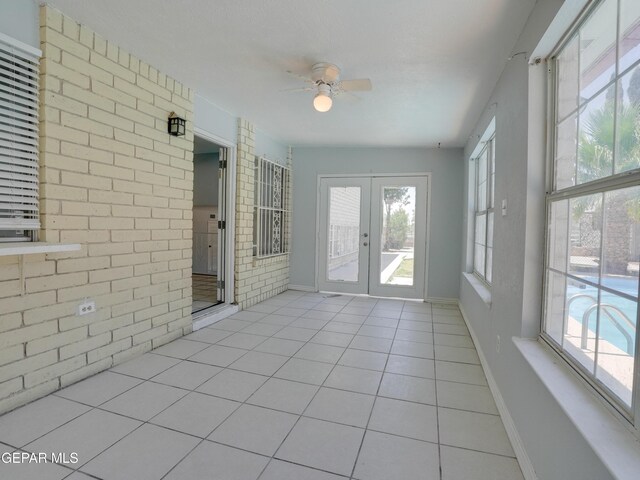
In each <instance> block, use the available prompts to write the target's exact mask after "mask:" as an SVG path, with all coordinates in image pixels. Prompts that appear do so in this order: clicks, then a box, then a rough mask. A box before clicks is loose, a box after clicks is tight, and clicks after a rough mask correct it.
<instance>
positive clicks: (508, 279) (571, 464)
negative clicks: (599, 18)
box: [460, 0, 612, 480]
mask: <svg viewBox="0 0 640 480" xmlns="http://www.w3.org/2000/svg"><path fill="white" fill-rule="evenodd" d="M561 4H562V1H560V0H539V1H538V3H537V4H536V7H535V8H534V10H533V12H532V14H531V16H530V17H529V20H528V22H527V25H526V27H525V29H524V31H523V33H522V35H521V37H520V39H519V40H518V43H517V44H516V46H515V47H514V49H513V52H520V51H526V52H532V51H533V48H534V47H535V46H536V44H537V43H538V42H539V40H540V38H541V37H542V35H543V33H544V32H545V30H546V28H547V26H548V25H549V24H550V22H551V20H552V19H553V17H554V16H555V14H556V12H557V10H558V9H559V8H560V6H561ZM545 79H546V65H545V64H541V65H538V66H529V65H528V64H527V63H526V60H525V57H524V56H523V55H518V56H516V57H514V58H513V60H511V61H510V62H508V63H507V65H506V67H505V69H504V71H503V72H502V75H501V77H500V79H499V81H498V83H497V85H496V88H495V90H494V92H493V94H492V97H491V98H490V99H489V101H488V102H487V107H486V109H485V111H484V113H483V114H482V116H481V118H480V120H479V121H478V124H477V126H476V129H475V132H474V133H473V135H472V137H471V140H470V142H469V143H468V145H467V146H466V148H465V162H464V165H465V178H468V167H469V162H468V161H467V160H466V159H468V158H469V156H470V154H471V152H472V151H473V149H474V148H475V146H476V144H477V139H478V135H481V134H482V133H483V132H484V130H485V128H486V126H487V124H488V123H489V121H490V120H491V118H492V117H493V116H494V115H495V117H496V197H495V198H496V205H497V206H498V207H497V212H498V213H497V216H496V221H495V226H494V255H493V277H494V284H493V286H492V287H491V300H492V302H491V306H490V307H489V306H488V305H486V304H485V303H484V302H483V300H482V299H481V298H480V297H479V295H478V293H477V292H476V290H475V289H474V288H473V287H472V286H471V284H470V283H469V282H468V280H467V279H466V278H465V277H464V276H463V277H462V279H461V284H460V304H461V307H462V308H463V310H464V312H465V315H466V317H467V319H468V321H469V323H470V324H471V327H472V328H473V330H474V332H475V334H476V336H477V340H478V344H477V345H476V346H477V347H478V349H479V350H482V352H483V353H484V355H485V357H486V359H487V363H488V366H489V369H490V371H491V374H492V375H493V377H494V379H495V381H496V383H497V386H498V389H499V390H500V392H501V395H502V397H503V399H504V402H505V404H506V406H507V409H508V410H509V413H510V415H511V417H512V418H513V420H514V423H515V425H516V429H517V431H518V433H519V435H520V437H521V439H522V441H523V444H524V447H525V449H526V451H527V454H528V455H529V457H530V459H531V461H532V463H533V466H534V469H535V471H536V474H537V476H538V478H539V479H540V480H558V479H567V480H568V479H581V480H582V479H590V480H607V479H610V478H612V477H611V474H610V473H609V472H608V471H607V470H606V468H605V467H604V465H603V464H602V462H601V461H599V460H598V458H597V456H596V455H595V454H594V452H593V450H592V449H591V448H590V447H589V446H588V444H587V443H586V441H585V440H584V438H583V437H582V436H581V435H580V433H579V432H578V431H577V429H576V428H575V426H574V425H573V423H572V422H571V421H570V420H569V419H568V418H567V416H566V414H565V413H564V412H563V410H562V408H561V406H560V405H559V404H558V403H557V402H556V401H555V399H554V398H553V397H552V395H551V394H550V392H549V391H548V390H547V389H546V387H544V386H543V384H542V383H541V381H540V380H539V378H538V377H537V375H536V374H535V373H534V372H533V370H532V369H531V367H530V366H529V364H528V362H527V361H526V360H525V359H524V358H523V357H522V355H521V354H520V352H519V351H518V350H517V349H516V347H515V345H514V344H513V342H512V341H511V338H512V337H523V336H525V337H526V336H528V337H537V335H538V333H539V328H540V327H539V325H540V303H541V296H542V268H541V264H542V258H543V247H544V191H545V190H544V181H543V179H544V168H545V167H544V164H545V158H544V145H545V135H544V123H545V122H544V117H543V116H542V115H543V111H544V102H545V97H544V82H545ZM465 182H466V181H465ZM466 190H467V189H466V188H465V199H464V205H465V206H467V205H468V198H467V196H466ZM502 199H507V202H508V212H507V216H505V217H503V216H501V215H500V213H499V206H500V203H501V201H502ZM463 212H464V221H463V230H464V236H465V238H467V233H468V230H469V215H468V213H469V212H468V210H467V208H466V207H465V208H464V209H463ZM468 252H469V250H468V249H467V248H466V245H465V246H463V259H462V264H461V265H462V270H465V269H466V268H467V267H468V265H469V262H470V258H469V257H468ZM469 253H470V252H469ZM498 334H499V335H500V337H501V342H500V345H501V347H500V352H498V351H497V335H498Z"/></svg>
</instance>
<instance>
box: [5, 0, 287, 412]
mask: <svg viewBox="0 0 640 480" xmlns="http://www.w3.org/2000/svg"><path fill="white" fill-rule="evenodd" d="M40 37H41V48H42V51H43V59H42V62H41V104H42V105H41V123H40V128H41V133H40V134H41V153H40V161H41V221H42V226H43V231H42V234H41V238H42V239H43V240H45V241H50V242H73V243H80V244H81V245H82V249H81V250H80V251H79V252H74V253H72V254H69V253H65V254H48V255H28V256H27V257H26V259H25V260H26V264H25V277H26V294H25V295H24V296H21V295H20V289H19V281H18V279H19V272H18V258H17V257H0V413H2V412H4V411H7V410H10V409H12V408H15V407H17V406H19V405H21V404H24V403H26V402H28V401H30V400H33V399H35V398H38V397H40V396H42V395H45V394H47V393H49V392H51V391H53V390H56V389H58V388H60V387H64V386H65V385H68V384H70V383H73V382H76V381H78V380H80V379H82V378H85V377H87V376H89V375H92V374H94V373H97V372H99V371H101V370H104V369H106V368H109V367H110V366H111V365H113V364H115V363H118V362H122V361H124V360H127V359H129V358H131V357H132V356H135V355H138V354H140V353H142V352H144V351H147V350H150V349H151V348H155V347H157V346H159V345H162V344H163V343H166V342H168V341H170V340H173V339H175V338H177V337H179V336H181V335H184V334H185V333H188V332H189V331H190V329H191V220H190V219H191V208H192V198H193V192H192V185H193V153H192V152H193V129H192V127H193V91H192V90H190V89H189V88H187V87H184V86H183V85H182V84H180V83H179V82H177V81H175V80H173V79H170V78H167V77H166V76H165V75H164V74H161V73H159V72H158V71H157V70H156V69H154V68H153V67H150V66H149V65H147V64H145V63H144V62H142V61H140V60H138V59H137V58H135V57H133V56H131V55H129V54H128V53H127V52H125V51H123V50H122V49H120V48H118V47H117V46H116V45H114V44H112V43H111V42H108V41H106V40H104V39H102V38H100V37H99V36H97V35H95V34H94V33H93V32H91V31H90V30H89V29H87V28H86V27H84V26H80V25H79V24H77V23H76V22H75V21H73V20H72V19H70V18H68V17H65V16H63V15H62V14H60V12H58V11H56V10H54V9H52V8H49V7H46V6H44V7H42V8H41V28H40ZM171 111H175V112H176V113H178V115H180V116H183V117H184V118H186V119H187V134H186V136H185V137H183V138H176V137H171V136H169V135H168V134H167V133H166V128H167V127H166V125H167V118H168V116H169V113H170V112H171ZM285 283H286V282H285ZM243 295H245V297H246V299H250V298H253V297H252V296H250V295H248V294H247V293H246V292H245V291H244V290H243ZM85 297H90V298H92V299H94V300H95V301H96V304H97V312H96V313H94V314H90V315H86V316H82V317H79V316H77V315H76V314H75V309H76V306H77V304H78V303H79V302H81V301H82V300H83V299H84V298H85Z"/></svg>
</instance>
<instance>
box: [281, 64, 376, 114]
mask: <svg viewBox="0 0 640 480" xmlns="http://www.w3.org/2000/svg"><path fill="white" fill-rule="evenodd" d="M288 73H290V74H291V75H294V76H296V77H298V78H301V79H303V80H304V81H306V82H308V83H310V84H311V85H310V86H308V87H305V88H294V89H291V90H288V91H290V92H313V91H315V92H316V95H315V97H314V98H313V107H314V108H315V109H316V110H317V111H318V112H328V111H329V110H330V109H331V106H332V105H333V97H334V96H336V95H341V94H343V93H348V92H368V91H370V90H371V88H372V86H371V80H369V79H368V78H360V79H357V80H340V69H339V68H338V67H337V66H335V65H334V64H332V63H326V62H322V63H316V64H314V65H313V66H312V67H311V75H310V76H309V77H306V76H304V75H299V74H296V73H293V72H288Z"/></svg>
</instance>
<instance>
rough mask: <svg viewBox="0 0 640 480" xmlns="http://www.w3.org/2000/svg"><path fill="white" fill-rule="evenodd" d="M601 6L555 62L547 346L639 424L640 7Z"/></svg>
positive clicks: (613, 0)
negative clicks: (553, 349)
mask: <svg viewBox="0 0 640 480" xmlns="http://www.w3.org/2000/svg"><path fill="white" fill-rule="evenodd" d="M593 3H594V5H593V7H592V9H591V10H590V11H589V12H588V13H587V15H586V16H585V17H584V18H583V19H582V21H581V22H579V23H578V25H577V27H576V28H575V29H574V31H572V32H571V33H570V35H568V36H567V37H566V38H567V40H566V41H565V42H564V43H563V44H562V45H561V46H560V47H559V49H558V50H557V52H556V53H555V54H554V55H553V56H552V58H551V62H550V63H551V67H552V80H551V83H552V89H551V90H552V92H553V95H554V98H553V100H554V101H553V106H554V111H553V117H552V118H553V126H554V130H553V132H552V135H551V138H552V139H553V144H552V149H551V150H552V152H553V158H552V160H553V161H552V166H553V168H552V175H551V177H552V178H551V179H550V184H551V188H550V191H549V193H548V195H547V215H548V217H547V218H548V222H547V249H546V261H545V264H546V283H545V307H544V310H545V317H544V322H543V338H545V339H546V340H547V341H548V342H549V343H550V344H551V345H552V346H553V347H555V348H556V349H557V350H558V351H560V352H561V353H562V355H563V356H564V357H565V358H566V359H568V361H569V362H570V363H571V364H572V365H573V366H574V367H575V368H576V369H577V370H578V371H579V372H580V373H581V374H582V375H583V376H584V377H585V378H587V379H588V380H589V381H590V382H591V383H592V385H594V387H596V389H597V390H598V391H600V392H601V393H602V394H603V395H604V396H605V397H606V398H607V399H608V400H609V401H610V402H612V403H613V404H614V405H615V406H616V407H617V408H618V409H619V410H620V411H621V412H622V413H623V414H624V415H625V416H626V417H627V418H628V419H630V420H631V421H635V420H636V419H637V418H638V415H636V413H635V412H637V411H638V399H637V398H636V397H637V396H638V388H639V385H638V375H637V372H638V358H637V357H638V356H637V350H638V341H639V339H638V331H637V327H636V326H637V318H638V286H639V284H638V272H639V265H640V186H639V185H640V2H637V1H636V0H604V1H600V2H593Z"/></svg>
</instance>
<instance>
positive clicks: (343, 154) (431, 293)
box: [290, 147, 464, 298]
mask: <svg viewBox="0 0 640 480" xmlns="http://www.w3.org/2000/svg"><path fill="white" fill-rule="evenodd" d="M422 172H431V173H432V178H431V181H432V184H431V185H432V192H431V232H429V272H428V282H429V285H428V291H427V296H428V297H432V298H436V297H437V298H458V292H459V281H460V278H459V277H460V272H459V269H460V252H461V249H462V242H461V238H462V228H461V225H460V214H459V212H460V211H461V210H462V194H463V192H462V190H463V185H464V173H463V172H464V162H463V160H462V150H461V149H428V148H331V147H307V148H303V147H299V148H298V147H297V148H294V149H293V238H292V250H291V274H290V284H291V285H300V286H305V287H311V288H313V287H314V285H315V275H316V272H315V255H316V234H315V230H316V203H317V177H318V174H322V173H324V174H357V173H363V174H370V173H398V174H400V175H402V174H406V173H422Z"/></svg>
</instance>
